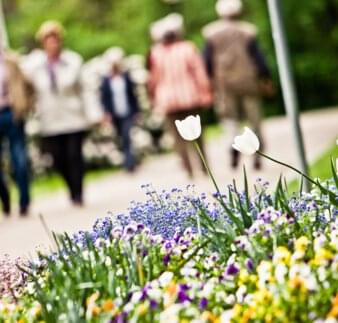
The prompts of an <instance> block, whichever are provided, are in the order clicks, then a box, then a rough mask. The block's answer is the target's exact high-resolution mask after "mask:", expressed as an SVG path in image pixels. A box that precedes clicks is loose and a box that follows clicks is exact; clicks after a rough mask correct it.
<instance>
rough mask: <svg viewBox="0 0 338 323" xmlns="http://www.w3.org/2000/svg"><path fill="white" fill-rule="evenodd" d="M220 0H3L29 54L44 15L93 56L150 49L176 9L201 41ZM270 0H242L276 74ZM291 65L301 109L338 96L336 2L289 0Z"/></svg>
mask: <svg viewBox="0 0 338 323" xmlns="http://www.w3.org/2000/svg"><path fill="white" fill-rule="evenodd" d="M215 2H216V0H182V1H181V2H180V3H179V4H175V5H169V4H165V3H163V2H162V1H161V0H4V6H5V12H6V16H7V24H8V30H9V37H10V42H11V45H12V47H13V48H15V49H18V50H20V51H21V52H26V51H28V50H29V49H32V48H34V47H35V46H36V45H37V44H36V43H35V40H34V34H35V32H36V30H37V29H38V27H39V25H40V24H41V23H42V22H43V21H44V20H46V19H58V20H60V21H61V22H62V23H63V24H64V25H65V27H66V29H67V37H66V44H67V46H69V47H70V48H72V49H74V50H76V51H78V52H79V53H81V54H82V55H83V56H84V58H86V59H88V58H91V57H93V56H95V55H97V54H100V53H102V51H104V50H105V49H106V48H108V47H110V46H113V45H114V46H115V45H119V46H122V47H123V48H125V50H126V51H127V53H129V54H133V53H140V54H146V53H147V51H148V48H149V46H150V39H149V36H148V35H149V33H148V27H149V24H150V23H151V22H152V21H154V20H155V19H158V18H160V17H162V16H163V15H165V14H167V13H169V12H171V11H176V12H181V13H183V14H184V17H185V19H186V31H187V37H188V38H189V39H192V40H193V41H195V42H196V43H197V44H198V46H199V47H201V48H202V47H203V39H202V37H201V33H200V30H201V27H202V26H204V25H205V24H206V23H208V22H210V21H212V20H213V19H215V18H216V14H215V11H214V4H215ZM266 2H267V1H266V0H246V1H245V0H244V4H245V19H247V20H250V21H252V22H254V23H255V24H256V25H257V26H258V27H259V30H260V40H261V47H262V48H263V50H264V52H265V54H266V55H267V57H268V60H269V63H270V66H271V69H272V71H273V77H274V79H275V81H276V82H277V80H278V74H277V66H276V61H275V55H274V49H273V42H272V38H271V30H270V25H269V19H268V13H267V4H266ZM281 2H282V5H283V13H284V17H285V23H286V29H287V36H288V41H289V45H290V50H291V54H292V65H293V68H294V72H295V77H296V83H297V88H298V94H299V100H300V108H301V109H302V110H306V109H311V108H318V107H324V106H330V105H334V104H336V103H337V102H338V91H337V89H338V78H337V75H338V59H337V57H338V24H337V21H338V0H325V1H324V0H311V1H310V0H297V1H295V0H283V1H281ZM265 106H266V109H265V112H266V114H267V115H271V114H280V113H283V104H282V100H281V95H280V93H279V95H278V96H277V98H276V99H275V100H273V101H271V102H267V103H266V104H265Z"/></svg>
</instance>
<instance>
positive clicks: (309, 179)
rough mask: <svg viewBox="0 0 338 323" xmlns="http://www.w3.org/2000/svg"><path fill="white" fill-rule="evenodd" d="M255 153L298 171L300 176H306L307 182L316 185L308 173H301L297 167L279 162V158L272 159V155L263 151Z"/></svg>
mask: <svg viewBox="0 0 338 323" xmlns="http://www.w3.org/2000/svg"><path fill="white" fill-rule="evenodd" d="M257 154H258V155H260V156H262V157H264V158H267V159H269V160H271V161H273V162H275V163H277V164H280V165H282V166H285V167H287V168H290V169H292V170H293V171H295V172H296V173H298V174H299V175H301V176H303V177H304V178H306V179H307V180H308V181H309V182H311V183H312V184H314V185H317V186H318V183H317V182H315V181H314V180H313V179H312V178H311V177H309V176H308V175H306V174H304V173H302V172H301V171H300V170H298V169H297V168H295V167H293V166H290V165H288V164H286V163H283V162H281V161H279V160H277V159H274V158H272V157H270V156H268V155H265V154H264V153H262V152H261V151H259V150H258V151H257Z"/></svg>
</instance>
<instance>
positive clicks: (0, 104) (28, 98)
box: [0, 39, 34, 216]
mask: <svg viewBox="0 0 338 323" xmlns="http://www.w3.org/2000/svg"><path fill="white" fill-rule="evenodd" d="M33 97H34V91H33V88H32V86H31V84H30V83H29V82H28V81H27V80H26V79H25V77H24V75H23V74H22V72H21V70H20V68H19V65H18V61H17V59H16V57H14V56H13V55H11V54H9V53H7V52H5V51H4V50H3V49H1V39H0V199H1V202H2V209H3V213H4V214H5V215H7V216H8V215H9V214H10V212H11V203H10V191H9V188H8V185H7V181H6V179H5V173H4V169H3V165H2V157H3V155H4V151H3V148H4V144H5V143H8V146H9V153H10V159H11V166H12V167H11V168H12V172H13V175H14V180H15V182H16V185H17V187H18V190H19V196H20V214H21V215H22V216H25V215H27V214H28V211H29V203H30V196H29V175H28V157H27V151H26V144H25V132H24V119H25V117H26V114H27V113H28V111H29V110H30V109H31V108H32V106H33Z"/></svg>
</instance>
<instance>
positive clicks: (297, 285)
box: [288, 276, 308, 294]
mask: <svg viewBox="0 0 338 323" xmlns="http://www.w3.org/2000/svg"><path fill="white" fill-rule="evenodd" d="M288 285H289V287H290V288H291V289H297V290H299V291H300V292H301V293H302V294H305V293H306V292H307V291H308V290H307V288H306V286H305V282H304V280H303V279H302V278H301V277H299V276H296V277H294V278H292V279H290V280H289V282H288Z"/></svg>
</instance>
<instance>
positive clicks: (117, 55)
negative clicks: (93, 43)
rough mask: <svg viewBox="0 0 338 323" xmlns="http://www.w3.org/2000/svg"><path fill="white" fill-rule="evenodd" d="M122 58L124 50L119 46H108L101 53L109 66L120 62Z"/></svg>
mask: <svg viewBox="0 0 338 323" xmlns="http://www.w3.org/2000/svg"><path fill="white" fill-rule="evenodd" d="M123 58H124V51H123V49H122V48H120V47H111V48H108V49H107V50H106V51H105V52H104V54H103V59H104V61H105V62H106V63H107V64H109V65H110V66H111V65H120V64H122V62H123Z"/></svg>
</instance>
